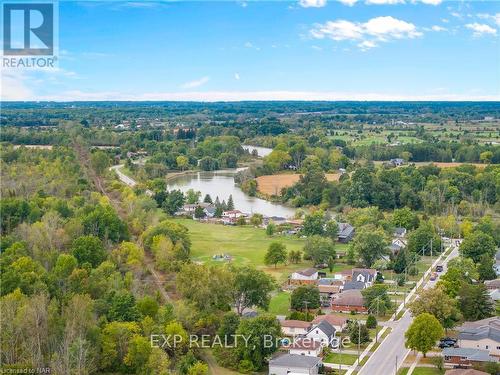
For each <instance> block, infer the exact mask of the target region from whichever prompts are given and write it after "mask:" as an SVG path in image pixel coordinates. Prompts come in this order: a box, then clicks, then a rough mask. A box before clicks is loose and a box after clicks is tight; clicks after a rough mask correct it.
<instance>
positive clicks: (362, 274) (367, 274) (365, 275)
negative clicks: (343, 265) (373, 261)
mask: <svg viewBox="0 0 500 375" xmlns="http://www.w3.org/2000/svg"><path fill="white" fill-rule="evenodd" d="M376 278H377V270H375V269H370V268H353V270H352V281H360V282H362V283H365V284H366V286H367V287H369V286H371V285H372V284H373V282H374V281H375V279H376Z"/></svg>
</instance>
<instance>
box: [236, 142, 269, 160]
mask: <svg viewBox="0 0 500 375" xmlns="http://www.w3.org/2000/svg"><path fill="white" fill-rule="evenodd" d="M241 147H243V150H248V152H250V153H251V152H252V151H253V150H257V155H259V156H260V157H261V158H263V157H264V156H267V155H269V154H270V153H271V152H272V151H273V149H272V148H268V147H260V146H252V145H242V146H241Z"/></svg>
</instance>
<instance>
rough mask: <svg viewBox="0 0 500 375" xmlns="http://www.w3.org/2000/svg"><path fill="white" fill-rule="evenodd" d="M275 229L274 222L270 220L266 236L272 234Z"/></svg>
mask: <svg viewBox="0 0 500 375" xmlns="http://www.w3.org/2000/svg"><path fill="white" fill-rule="evenodd" d="M275 231H276V225H275V224H274V223H272V222H270V223H269V224H267V227H266V234H267V235H268V236H272V235H273V234H274V232H275Z"/></svg>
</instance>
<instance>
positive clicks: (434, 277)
mask: <svg viewBox="0 0 500 375" xmlns="http://www.w3.org/2000/svg"><path fill="white" fill-rule="evenodd" d="M437 277H438V274H437V273H436V272H433V273H432V274H431V281H434V280H436V279H437Z"/></svg>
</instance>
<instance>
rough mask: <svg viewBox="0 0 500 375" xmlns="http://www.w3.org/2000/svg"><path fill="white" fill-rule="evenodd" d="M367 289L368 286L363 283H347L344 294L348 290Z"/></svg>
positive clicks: (343, 289)
mask: <svg viewBox="0 0 500 375" xmlns="http://www.w3.org/2000/svg"><path fill="white" fill-rule="evenodd" d="M365 288H366V284H365V283H364V282H363V281H355V280H354V281H346V282H345V283H344V286H343V287H342V292H346V291H348V290H362V289H365Z"/></svg>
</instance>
